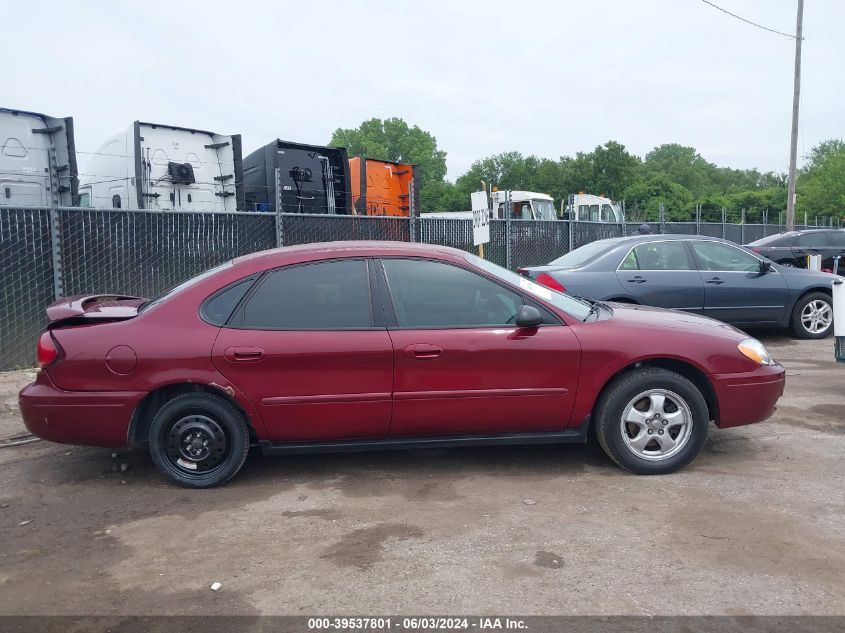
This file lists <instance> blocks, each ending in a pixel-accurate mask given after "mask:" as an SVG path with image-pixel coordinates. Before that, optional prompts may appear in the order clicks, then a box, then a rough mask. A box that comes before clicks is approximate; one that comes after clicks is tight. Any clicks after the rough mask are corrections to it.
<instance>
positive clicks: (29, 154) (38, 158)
mask: <svg viewBox="0 0 845 633" xmlns="http://www.w3.org/2000/svg"><path fill="white" fill-rule="evenodd" d="M77 185H78V180H77V169H76V150H75V148H74V141H73V118H71V117H64V118H56V117H51V116H47V115H46V114H39V113H37V112H27V111H25V110H13V109H10V108H0V206H15V207H43V206H62V207H69V206H71V205H72V204H73V203H74V201H75V200H76V193H77Z"/></svg>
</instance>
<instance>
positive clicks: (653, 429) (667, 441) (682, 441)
mask: <svg viewBox="0 0 845 633" xmlns="http://www.w3.org/2000/svg"><path fill="white" fill-rule="evenodd" d="M692 424H693V421H692V413H691V411H690V408H689V405H688V404H687V403H686V402H685V401H684V399H683V398H681V397H680V396H679V395H678V394H676V393H674V392H672V391H668V390H666V389H649V390H648V391H644V392H642V393H640V394H639V395H637V396H636V397H634V398H633V399H632V400H631V401H630V402H629V403H628V404H627V405H626V406H625V408H624V409H623V411H622V419H621V420H620V426H619V428H620V431H621V433H622V440H623V442H624V444H625V446H626V447H627V448H628V450H630V451H631V452H632V453H634V455H636V456H637V457H640V458H642V459H647V460H650V461H662V460H665V459H669V458H670V457H672V456H673V455H676V454H678V453H679V452H680V451H681V450H683V448H684V446H685V445H686V444H687V442H688V441H689V439H690V436H691V433H692Z"/></svg>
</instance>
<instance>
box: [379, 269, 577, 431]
mask: <svg viewBox="0 0 845 633" xmlns="http://www.w3.org/2000/svg"><path fill="white" fill-rule="evenodd" d="M383 266H384V272H385V280H386V284H385V290H386V293H385V294H387V295H388V296H387V297H386V298H387V301H386V303H387V306H386V308H387V310H388V321H389V322H391V321H395V323H393V324H392V325H389V333H390V338H391V340H392V342H393V350H394V366H395V379H394V393H393V398H394V402H393V420H392V423H391V428H390V431H391V435H392V436H422V435H444V436H445V435H477V434H489V433H515V432H532V431H551V430H561V429H564V428H566V427H567V426H570V425H571V424H572V421H571V420H570V412H571V410H572V403H573V398H574V396H575V388H576V385H577V380H578V366H579V363H580V355H581V348H580V344H579V343H578V340H577V338H576V337H575V335H574V334H573V333H572V331H571V329H570V328H569V327H568V326H566V325H564V324H561V323H560V322H559V321H558V320H557V319H556V317H554V316H553V315H551V314H550V313H548V312H546V311H543V312H544V314H545V315H546V317H545V320H547V321H548V323H547V324H545V323H544V324H543V325H540V326H538V327H532V328H520V327H517V326H516V325H515V324H514V322H515V319H516V314H517V312H518V310H519V307H520V306H521V305H522V304H523V303H524V302H525V303H532V301H531V300H530V299H528V298H527V297H525V296H523V295H521V294H520V293H519V292H517V291H516V290H515V289H513V288H510V287H506V286H505V285H503V284H500V283H498V282H495V281H493V280H491V279H489V278H487V277H485V276H483V275H481V274H478V273H476V272H474V271H471V270H468V269H465V268H463V267H459V266H456V265H452V264H448V263H444V262H436V261H429V260H425V259H411V258H408V259H400V258H396V259H384V260H383ZM388 289H389V290H388ZM574 422H575V423H577V422H579V421H574Z"/></svg>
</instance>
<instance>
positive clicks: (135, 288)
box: [0, 207, 810, 370]
mask: <svg viewBox="0 0 845 633" xmlns="http://www.w3.org/2000/svg"><path fill="white" fill-rule="evenodd" d="M660 217H661V218H662V215H661V216H660ZM697 219H698V216H697ZM764 220H765V218H764ZM637 224H638V223H637ZM637 224H634V223H628V224H625V223H619V224H612V223H611V224H609V223H600V222H569V221H562V220H517V219H513V220H492V221H491V224H490V242H489V243H488V244H485V245H484V256H485V257H486V258H487V259H489V260H490V261H492V262H495V263H497V264H499V265H501V266H505V267H508V268H511V269H516V268H519V267H523V266H535V265H541V264H546V263H548V262H550V261H552V260H553V259H555V258H557V257H560V256H561V255H563V254H565V253H566V252H568V251H569V250H571V249H574V248H578V247H579V246H582V245H584V244H587V243H589V242H593V241H595V240H599V239H605V238H610V237H619V236H622V235H626V234H630V233H632V232H633V231H634V230H635V229H636V227H637ZM648 224H649V226H650V227H651V229H652V231H653V232H654V233H672V234H691V235H696V234H697V235H707V236H712V237H724V238H726V239H729V240H732V241H734V242H737V243H741V244H742V243H747V242H749V241H752V240H754V239H757V238H758V237H762V236H763V235H772V234H774V233H777V232H779V231H780V230H781V227H780V226H778V225H777V224H775V225H772V224H767V223H763V224H730V223H721V222H701V221H696V222H666V221H657V222H649V223H648ZM796 228H797V229H799V228H800V229H803V228H810V227H806V226H805V225H801V226H797V227H796ZM335 240H392V241H401V242H422V243H428V244H441V245H444V246H451V247H454V248H459V249H462V250H465V251H471V252H478V247H476V246H473V243H472V241H473V240H472V221H471V220H470V219H456V218H442V217H425V216H422V217H418V218H414V219H413V220H410V219H409V218H402V217H376V216H344V215H327V214H317V215H306V214H273V213H211V212H209V213H204V212H160V211H132V210H121V209H102V210H101V209H80V208H63V209H48V208H9V207H0V299H2V304H0V370H2V369H14V368H17V367H29V366H31V365H32V364H33V361H34V358H33V356H34V349H35V340H36V338H37V336H38V334H39V332H40V331H41V330H42V329H43V327H44V325H45V315H44V308H45V307H46V306H47V305H49V304H50V303H51V302H52V301H54V300H55V299H56V298H58V297H65V296H72V295H79V294H87V293H107V292H118V293H122V294H127V295H136V296H142V297H154V296H156V295H158V294H160V293H162V292H164V291H165V290H167V289H168V288H170V287H172V286H174V285H176V284H178V283H180V282H182V281H184V280H185V279H188V278H189V277H191V276H193V275H196V274H197V273H199V272H201V271H203V270H206V269H208V268H210V267H212V266H214V265H216V264H219V263H221V262H224V261H227V260H230V259H233V258H235V257H238V256H241V255H246V254H248V253H253V252H256V251H261V250H266V249H269V248H274V247H277V246H289V245H293V244H308V243H313V242H327V241H335Z"/></svg>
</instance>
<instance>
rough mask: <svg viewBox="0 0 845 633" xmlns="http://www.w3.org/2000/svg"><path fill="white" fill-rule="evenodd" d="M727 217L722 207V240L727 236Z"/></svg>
mask: <svg viewBox="0 0 845 633" xmlns="http://www.w3.org/2000/svg"><path fill="white" fill-rule="evenodd" d="M727 224H728V215H727V213H725V207H722V239H725V238H726V237H727V234H728V227H727Z"/></svg>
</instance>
